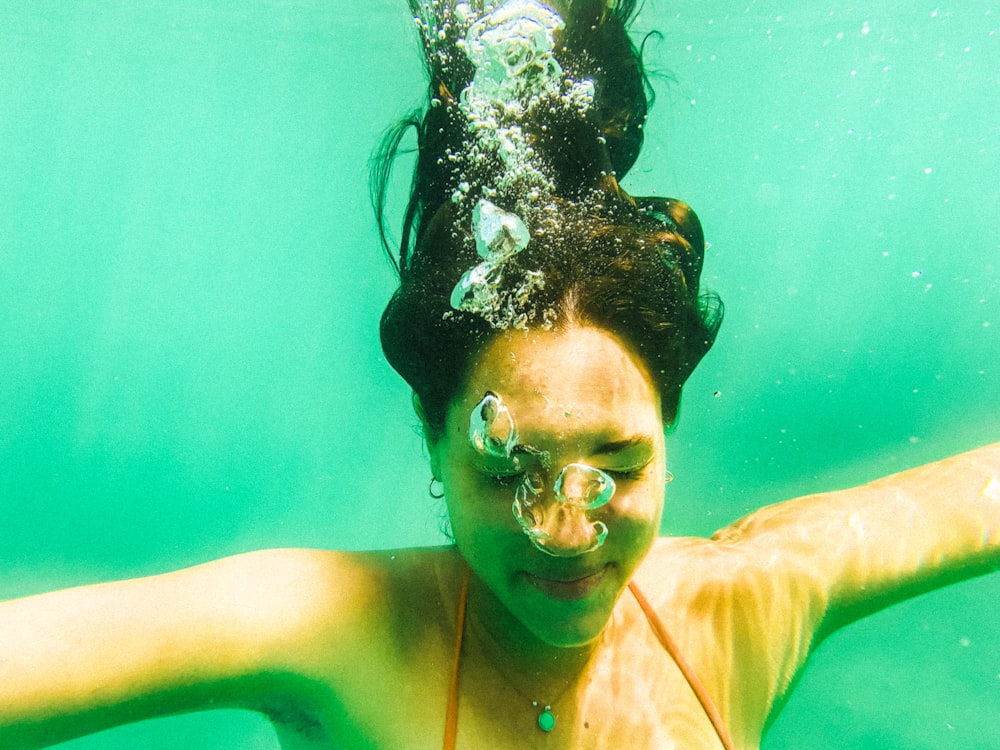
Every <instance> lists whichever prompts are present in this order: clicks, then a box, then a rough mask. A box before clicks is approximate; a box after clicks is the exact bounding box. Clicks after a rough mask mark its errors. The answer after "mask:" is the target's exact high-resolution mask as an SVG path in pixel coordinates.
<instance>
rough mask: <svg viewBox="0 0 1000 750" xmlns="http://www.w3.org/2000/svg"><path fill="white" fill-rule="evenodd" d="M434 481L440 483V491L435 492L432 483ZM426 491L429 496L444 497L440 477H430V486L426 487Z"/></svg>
mask: <svg viewBox="0 0 1000 750" xmlns="http://www.w3.org/2000/svg"><path fill="white" fill-rule="evenodd" d="M435 482H437V483H438V484H440V485H441V491H440V492H435V491H434V483H435ZM427 491H428V492H429V493H430V495H431V497H433V498H434V499H435V500H440V499H441V498H442V497H444V483H443V482H442V481H441V480H440V479H438V478H437V477H431V485H430V487H428V488H427Z"/></svg>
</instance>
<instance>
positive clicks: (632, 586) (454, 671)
mask: <svg viewBox="0 0 1000 750" xmlns="http://www.w3.org/2000/svg"><path fill="white" fill-rule="evenodd" d="M470 575H471V570H469V569H468V568H466V572H465V576H464V578H463V579H462V588H461V589H460V590H459V593H458V612H457V615H456V618H455V655H454V658H453V659H452V666H451V679H450V681H449V684H448V709H447V711H446V713H445V722H444V745H443V747H444V750H454V748H455V739H456V736H457V734H458V666H459V662H460V657H461V653H462V635H463V633H464V632H465V610H466V601H467V599H468V596H469V576H470ZM628 588H629V591H631V592H632V595H633V596H634V597H635V600H636V601H637V602H638V603H639V606H640V607H641V608H642V611H643V614H645V615H646V620H647V621H648V622H649V626H650V627H651V628H652V629H653V632H654V633H655V634H656V638H657V640H659V641H660V644H661V645H662V646H663V648H664V649H665V650H666V652H667V653H668V654H670V658H672V659H673V660H674V663H675V664H676V665H677V668H678V669H680V671H681V674H683V675H684V679H685V680H687V683H688V685H690V686H691V690H693V691H694V694H695V697H697V698H698V702H699V703H701V706H702V708H703V709H705V713H706V714H707V715H708V719H709V721H711V722H712V727H713V728H714V729H715V733H716V734H717V735H719V739H720V740H721V741H722V746H723V747H724V748H725V750H734V748H735V746H734V745H733V740H732V738H731V737H730V736H729V730H727V729H726V725H725V722H724V721H723V720H722V714H720V713H719V709H717V708H716V707H715V703H714V702H713V701H712V698H711V696H709V694H708V691H707V690H706V689H705V686H704V685H702V683H701V680H699V679H698V675H696V674H695V673H694V670H693V669H692V668H691V666H690V665H689V664H688V663H687V661H686V660H685V659H684V657H683V656H682V655H681V652H680V650H679V649H678V648H677V644H676V643H674V640H673V639H672V638H671V637H670V634H669V633H667V629H666V628H665V627H664V625H663V621H662V620H660V616H659V615H658V614H657V613H656V610H655V609H653V606H652V605H651V604H650V603H649V600H647V599H646V596H645V595H644V594H643V593H642V591H640V590H639V587H638V586H637V585H636V583H635V582H634V581H629V584H628Z"/></svg>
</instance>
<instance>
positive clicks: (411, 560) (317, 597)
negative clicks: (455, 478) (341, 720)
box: [168, 548, 453, 668]
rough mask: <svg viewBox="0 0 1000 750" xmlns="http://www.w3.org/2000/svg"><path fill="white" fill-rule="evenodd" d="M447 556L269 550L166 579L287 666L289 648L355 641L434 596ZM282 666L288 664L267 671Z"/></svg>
mask: <svg viewBox="0 0 1000 750" xmlns="http://www.w3.org/2000/svg"><path fill="white" fill-rule="evenodd" d="M452 556H453V555H451V554H449V552H448V550H446V549H444V548H441V549H436V548H430V549H412V550H398V551H383V552H337V551H331V550H317V549H269V550H261V551H257V552H250V553H246V554H241V555H236V556H233V557H228V558H223V559H220V560H216V561H213V562H211V563H207V564H205V565H201V566H197V567H195V568H189V569H187V570H183V571H178V572H177V573H173V574H168V575H169V576H173V577H176V579H177V584H178V586H179V587H181V588H183V589H190V590H191V591H196V592H198V594H199V596H206V595H207V596H211V597H213V598H214V601H215V606H216V607H218V608H220V610H222V611H220V613H219V614H220V615H221V614H226V619H227V620H228V621H229V623H230V624H231V626H233V627H239V628H240V629H242V630H243V631H244V632H245V633H246V635H247V638H248V639H249V640H252V641H253V642H254V646H255V647H256V648H259V649H261V655H262V657H263V658H264V659H265V660H268V659H274V660H277V661H287V660H288V659H291V658H294V655H295V653H296V649H295V646H302V647H305V648H309V644H310V643H313V644H316V646H317V647H323V648H328V646H329V644H330V643H343V642H351V643H356V642H357V641H356V638H357V636H358V635H359V634H367V635H368V636H371V635H372V634H373V631H372V628H373V627H375V628H384V627H385V626H386V623H387V617H389V615H390V614H392V616H393V618H395V616H397V615H398V614H400V613H404V614H405V613H408V612H409V611H410V610H411V609H412V608H413V607H419V606H420V603H422V602H427V601H428V600H431V599H437V598H438V589H439V585H438V580H439V571H440V569H441V568H442V566H444V568H445V569H447V567H448V562H447V561H448V560H449V559H450V557H452ZM410 613H411V614H412V612H410ZM407 619H408V618H407ZM365 640H370V638H366V639H365ZM290 647H291V648H290ZM346 651H347V652H348V653H350V652H351V651H352V649H347V650H346ZM282 666H283V667H286V668H294V666H295V665H292V664H283V665H282V664H270V665H268V666H267V668H279V667H282Z"/></svg>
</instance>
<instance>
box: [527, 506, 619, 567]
mask: <svg viewBox="0 0 1000 750" xmlns="http://www.w3.org/2000/svg"><path fill="white" fill-rule="evenodd" d="M514 506H515V507H514V516H515V517H516V518H517V519H518V522H519V523H520V524H521V527H522V528H523V529H524V532H525V534H527V536H528V538H529V539H531V542H532V544H534V545H535V547H536V548H537V549H538V550H540V551H542V552H544V553H545V554H547V555H552V556H553V557H576V556H578V555H582V554H585V553H587V552H592V551H593V550H595V549H597V548H598V547H600V546H601V545H602V544H603V543H604V539H605V537H607V535H608V527H607V526H605V525H604V524H603V523H602V522H600V521H597V522H594V521H591V520H590V519H589V518H588V517H587V513H586V511H585V510H583V509H581V508H575V507H573V506H571V505H567V504H566V503H561V502H559V501H554V500H552V499H550V502H545V503H542V502H536V503H532V504H531V505H530V507H529V508H524V507H522V506H521V505H520V503H519V501H517V500H515V501H514Z"/></svg>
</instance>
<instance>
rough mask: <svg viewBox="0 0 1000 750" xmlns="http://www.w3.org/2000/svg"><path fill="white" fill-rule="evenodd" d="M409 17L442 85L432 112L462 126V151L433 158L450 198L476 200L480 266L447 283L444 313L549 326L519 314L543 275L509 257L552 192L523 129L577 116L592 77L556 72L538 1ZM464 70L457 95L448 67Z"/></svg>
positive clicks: (478, 3) (471, 3)
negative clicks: (456, 117) (451, 114)
mask: <svg viewBox="0 0 1000 750" xmlns="http://www.w3.org/2000/svg"><path fill="white" fill-rule="evenodd" d="M415 21H416V23H417V25H418V26H419V27H420V29H421V33H422V36H423V39H424V43H425V45H426V47H427V55H428V59H429V61H430V65H431V68H432V71H434V74H435V75H437V76H440V77H441V79H442V81H441V88H440V90H438V91H436V95H435V97H434V101H432V106H441V105H442V104H447V105H448V106H454V107H456V108H457V109H458V110H459V111H460V112H461V114H462V116H463V119H464V120H465V122H466V123H467V125H466V137H465V138H464V141H463V143H462V144H461V146H460V147H457V148H454V149H450V150H448V151H446V152H445V154H444V155H443V157H442V162H441V165H442V166H446V167H449V168H451V169H452V170H453V175H454V179H455V183H454V188H453V189H452V191H451V200H452V201H453V202H454V203H456V204H462V203H463V202H464V201H465V200H467V199H469V198H470V197H472V196H474V198H473V199H475V200H477V201H478V202H477V203H476V205H475V207H474V209H473V211H472V214H473V226H472V233H473V236H474V238H475V242H476V249H477V252H478V253H479V256H480V258H481V262H480V263H479V264H478V265H476V266H474V267H473V268H470V269H469V270H468V271H466V272H465V273H464V274H463V276H462V278H461V279H460V280H459V281H458V283H457V284H456V285H455V288H454V290H453V292H452V297H451V304H452V307H453V308H454V309H455V310H465V311H469V312H475V313H477V314H479V315H480V316H482V317H483V318H484V319H485V320H487V321H488V322H489V323H490V325H492V326H493V327H495V328H526V327H527V324H528V323H529V322H540V323H541V324H542V325H543V326H544V325H547V324H550V321H549V318H550V317H551V313H550V312H546V313H545V314H544V315H543V317H545V318H546V320H544V321H532V320H531V315H530V313H529V312H527V311H528V310H531V309H533V308H532V306H531V304H530V302H531V299H532V297H533V295H534V294H535V293H536V292H537V291H538V290H539V289H541V288H543V287H544V284H545V280H544V278H543V275H542V274H541V273H540V272H538V271H532V270H528V269H523V268H520V267H519V266H518V264H517V262H516V261H515V260H514V258H515V256H516V255H517V254H518V253H519V252H520V251H522V250H523V249H524V248H525V247H526V246H527V244H528V242H529V241H530V238H531V230H530V227H529V224H531V223H540V222H542V221H543V217H544V215H545V214H546V213H547V212H549V211H550V207H551V205H552V203H553V201H552V198H553V195H554V192H555V186H554V182H553V178H552V176H551V175H550V173H549V169H548V167H547V163H546V160H545V158H544V155H543V154H540V153H538V152H537V150H536V148H535V146H534V138H533V137H532V134H531V133H530V132H528V125H527V124H528V123H544V122H546V121H549V120H551V119H552V118H553V117H557V116H561V117H565V116H570V117H580V118H582V117H585V116H586V114H587V112H588V110H589V109H590V108H591V107H592V106H593V103H594V84H593V81H590V80H582V81H576V80H574V79H572V78H571V77H570V76H568V75H566V73H565V72H564V71H563V69H562V66H561V65H560V64H559V61H558V60H557V59H556V58H555V56H554V54H553V51H554V49H555V46H556V40H555V35H556V33H557V32H558V31H560V30H561V29H563V28H565V23H564V21H563V19H562V18H561V17H560V16H559V14H558V13H556V12H555V11H553V10H552V9H551V8H549V7H547V6H546V5H544V4H543V3H541V2H539V0H506V1H505V2H496V1H495V0H468V1H467V2H463V1H461V0H460V1H459V2H454V0H451V1H450V2H449V0H427V1H426V2H424V3H423V4H422V5H421V6H420V10H419V12H418V14H417V16H416V18H415ZM456 55H461V56H463V57H464V58H465V59H463V60H454V59H453V58H454V57H455V56H456ZM459 63H462V65H459ZM469 64H471V66H472V70H473V71H474V73H473V75H472V79H471V80H468V79H467V78H466V79H465V80H468V84H467V85H465V87H464V89H463V90H462V91H460V92H456V91H449V90H448V85H450V84H449V83H448V81H449V80H450V78H449V75H448V73H449V70H452V69H454V70H458V69H459V68H460V67H463V66H468V65H469ZM452 66H454V68H453V67H452ZM473 186H475V189H473ZM497 204H499V205H502V206H504V207H505V208H506V209H507V210H503V209H501V208H499V207H498V205H497Z"/></svg>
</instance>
